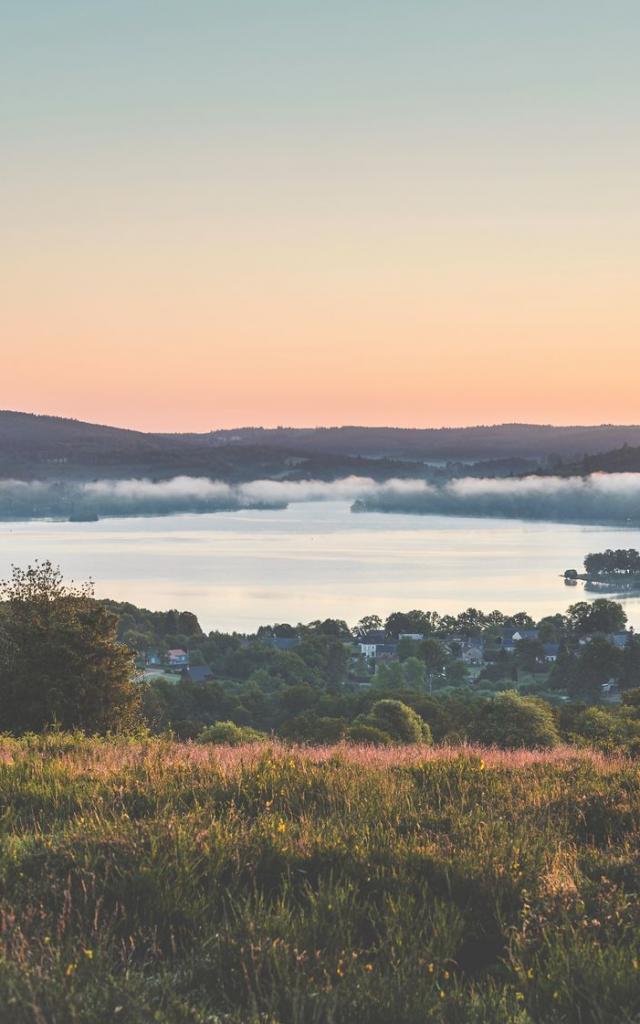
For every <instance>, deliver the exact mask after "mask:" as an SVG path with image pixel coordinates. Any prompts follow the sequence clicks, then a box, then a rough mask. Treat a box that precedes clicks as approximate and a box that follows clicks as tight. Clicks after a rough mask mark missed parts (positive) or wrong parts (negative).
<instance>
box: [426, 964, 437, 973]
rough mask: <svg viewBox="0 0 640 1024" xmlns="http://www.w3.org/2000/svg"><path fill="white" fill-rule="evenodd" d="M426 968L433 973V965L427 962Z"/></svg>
mask: <svg viewBox="0 0 640 1024" xmlns="http://www.w3.org/2000/svg"><path fill="white" fill-rule="evenodd" d="M427 970H428V972H429V974H433V972H434V971H435V967H434V966H433V964H427Z"/></svg>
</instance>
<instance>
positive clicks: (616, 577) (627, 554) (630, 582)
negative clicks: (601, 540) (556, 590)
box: [563, 548, 640, 591]
mask: <svg viewBox="0 0 640 1024" xmlns="http://www.w3.org/2000/svg"><path fill="white" fill-rule="evenodd" d="M563 578H564V581H565V583H566V584H567V585H568V586H575V585H576V584H577V582H578V580H582V581H583V582H584V584H585V589H588V590H607V591H622V590H625V591H629V590H640V552H638V551H636V549H635V548H618V549H617V550H615V551H614V550H613V549H612V548H607V550H606V551H601V552H595V553H591V554H589V555H587V556H586V557H585V559H584V572H578V570H577V569H565V571H564V573H563Z"/></svg>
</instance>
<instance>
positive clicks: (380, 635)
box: [358, 630, 398, 658]
mask: <svg viewBox="0 0 640 1024" xmlns="http://www.w3.org/2000/svg"><path fill="white" fill-rule="evenodd" d="M358 650H359V651H360V654H362V655H363V656H364V657H365V658H379V657H380V656H381V655H386V656H389V655H395V654H396V653H397V650H398V643H397V641H396V640H389V639H388V637H387V635H386V633H385V632H384V630H375V631H374V632H373V633H367V634H366V635H365V636H362V637H360V639H359V640H358Z"/></svg>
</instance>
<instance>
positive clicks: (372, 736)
mask: <svg viewBox="0 0 640 1024" xmlns="http://www.w3.org/2000/svg"><path fill="white" fill-rule="evenodd" d="M347 737H348V738H349V740H350V741H351V742H352V743H368V744H372V745H373V746H374V747H387V746H389V744H390V743H393V742H394V740H393V738H392V737H391V736H390V735H389V733H388V732H384V731H383V730H382V729H378V728H377V727H376V726H375V725H368V724H367V722H366V721H365V720H363V721H359V722H354V723H353V725H350V726H349V728H348V730H347Z"/></svg>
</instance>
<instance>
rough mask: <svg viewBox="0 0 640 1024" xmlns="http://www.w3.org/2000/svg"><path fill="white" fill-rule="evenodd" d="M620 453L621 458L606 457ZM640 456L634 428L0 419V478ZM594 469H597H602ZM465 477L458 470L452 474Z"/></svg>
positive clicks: (295, 471)
mask: <svg viewBox="0 0 640 1024" xmlns="http://www.w3.org/2000/svg"><path fill="white" fill-rule="evenodd" d="M623 445H628V446H638V447H637V448H635V447H629V448H622V447H621V446H623ZM616 447H618V448H619V449H620V452H621V454H619V455H616V453H615V452H613V451H612V449H614V448H616ZM633 452H636V455H635V456H634V455H632V454H631V453H633ZM637 452H640V426H611V425H602V426H586V427H585V426H576V427H554V426H538V425H534V424H521V423H510V424H509V423H507V424H501V425H498V426H492V427H490V426H479V427H454V428H443V429H426V430H412V429H403V428H393V427H355V426H347V427H318V428H312V429H300V428H294V427H283V428H277V429H263V428H259V427H243V428H238V429H237V430H216V431H212V432H210V433H207V434H159V433H155V434H154V433H144V432H142V431H137V430H125V429H122V428H119V427H108V426H101V425H99V424H95V423H83V422H81V421H79V420H73V419H63V418H60V417H55V416H36V415H32V414H30V413H22V412H10V411H6V412H2V411H0V478H5V479H6V478H10V477H14V478H16V479H22V480H30V479H31V480H33V479H49V480H52V479H55V480H86V479H94V478H97V477H111V478H114V477H129V476H131V477H139V476H150V477H152V478H156V479H166V478H168V477H171V476H175V475H179V474H185V475H189V476H196V475H197V476H199V475H202V476H209V477H212V478H217V479H220V480H226V481H228V482H241V481H246V480H252V479H256V478H257V477H271V478H277V479H294V480H295V479H309V478H312V477H314V478H317V479H324V480H330V479H335V478H337V477H339V476H345V475H349V474H356V475H361V476H362V475H366V476H372V477H374V478H375V479H378V480H384V479H388V478H389V477H391V476H400V477H407V476H420V475H429V470H428V469H427V468H425V467H423V466H417V465H416V463H429V462H434V463H445V462H450V461H456V460H461V461H464V462H473V461H476V462H483V463H484V467H483V472H485V471H486V473H487V475H493V468H492V464H491V461H492V460H495V472H496V473H500V474H504V473H505V472H513V473H517V472H526V471H527V465H526V463H523V462H522V461H519V460H524V459H535V460H539V461H540V462H544V461H545V460H548V459H549V458H550V457H551V458H555V459H557V458H561V459H563V460H565V461H566V462H567V464H569V465H572V464H574V463H575V464H576V465H578V466H580V467H582V466H584V465H587V464H590V463H588V460H589V459H593V458H597V457H600V456H601V457H602V459H603V460H604V463H603V465H604V464H605V463H607V460H609V463H610V464H611V466H612V467H613V465H614V464H615V468H619V467H620V466H623V465H624V464H625V462H629V463H632V466H633V468H635V469H640V459H639V458H638V455H637ZM603 453H608V455H605V454H603ZM585 457H586V458H585ZM533 465H534V466H535V464H533ZM594 466H596V468H601V467H600V464H599V463H594ZM463 471H464V467H457V468H456V469H455V470H453V471H452V472H453V475H459V474H460V472H463ZM580 471H583V470H580Z"/></svg>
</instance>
